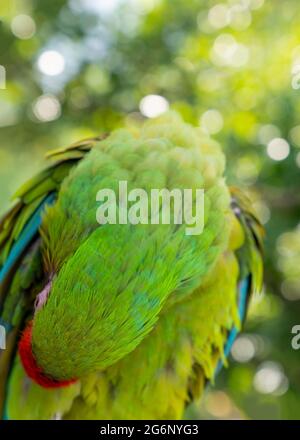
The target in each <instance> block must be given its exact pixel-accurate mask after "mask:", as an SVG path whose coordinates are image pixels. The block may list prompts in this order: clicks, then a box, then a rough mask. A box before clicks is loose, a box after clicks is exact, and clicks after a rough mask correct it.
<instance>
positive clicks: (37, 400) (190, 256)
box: [0, 113, 263, 420]
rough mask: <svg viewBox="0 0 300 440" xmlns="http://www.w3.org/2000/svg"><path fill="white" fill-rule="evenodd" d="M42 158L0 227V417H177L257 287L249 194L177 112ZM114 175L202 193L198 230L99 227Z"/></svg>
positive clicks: (212, 368)
mask: <svg viewBox="0 0 300 440" xmlns="http://www.w3.org/2000/svg"><path fill="white" fill-rule="evenodd" d="M49 156H51V159H52V161H53V163H51V164H50V165H49V167H48V168H46V169H45V170H44V171H42V172H41V173H40V174H38V175H37V176H36V177H34V178H33V179H32V180H30V181H29V182H27V183H26V184H25V185H24V186H22V187H21V188H20V189H19V191H18V192H17V193H16V199H17V201H16V203H15V205H14V206H13V208H12V209H11V210H10V211H9V212H8V213H7V214H6V215H5V216H4V217H3V219H2V221H1V223H0V325H1V326H2V328H4V329H5V332H6V349H5V350H0V414H1V415H2V418H4V419H34V420H36V419H61V418H63V419H99V420H103V419H110V420H114V419H115V420H116V419H180V418H182V417H183V413H184V410H185V408H186V406H187V405H188V404H189V403H190V402H192V401H196V400H197V399H199V398H200V397H201V394H202V392H203V388H204V387H205V384H206V383H207V382H208V381H214V378H215V376H216V374H217V373H218V371H219V370H220V369H221V368H222V366H223V365H226V363H227V362H226V358H227V356H228V354H229V352H230V349H231V346H232V344H233V342H234V339H235V337H236V335H237V333H238V332H239V331H240V329H241V325H242V322H243V321H244V319H245V315H246V309H247V304H248V301H249V297H250V296H251V294H252V293H253V292H254V291H260V290H261V286H262V267H263V264H262V240H263V228H262V226H261V225H260V223H259V221H258V220H257V218H256V217H255V215H254V213H253V212H252V209H251V205H250V202H249V201H248V199H247V198H246V197H245V196H243V195H242V194H241V192H240V191H238V190H237V189H234V188H228V186H227V185H226V182H225V178H224V168H225V160H224V155H223V153H222V151H221V149H220V147H219V144H218V143H217V142H216V141H214V140H212V139H211V138H209V137H208V136H207V135H206V134H205V133H203V132H202V131H201V130H200V129H199V128H195V127H192V126H190V125H188V124H186V123H185V122H183V121H182V119H181V118H180V117H179V116H178V115H177V114H175V113H168V114H166V115H163V116H161V117H159V118H157V119H154V120H150V121H147V122H145V123H144V124H143V125H141V127H139V128H138V129H137V128H135V129H118V130H116V131H114V132H112V133H111V134H110V135H103V136H99V137H96V138H94V139H88V140H85V141H82V142H79V143H76V144H73V145H71V146H70V147H68V148H65V149H59V150H56V151H54V152H52V153H51V154H50V155H49ZM120 181H126V182H127V184H128V188H129V189H134V188H142V189H143V190H145V191H146V193H147V194H149V193H150V191H151V189H154V188H155V189H159V190H161V189H163V188H167V189H169V190H170V191H171V190H173V189H174V188H177V189H178V188H179V189H181V190H184V189H186V188H189V189H192V190H196V189H198V188H200V189H203V190H204V228H203V231H202V233H200V234H190V235H188V234H186V231H185V227H186V225H185V224H184V223H182V224H177V223H176V222H175V221H173V222H172V221H170V222H169V224H163V223H162V222H160V223H158V224H151V222H150V221H149V222H148V223H145V222H144V223H138V222H137V224H130V223H124V224H123V223H122V224H111V223H108V222H107V223H105V222H103V224H101V225H100V224H99V223H98V221H97V219H96V211H97V208H98V207H99V203H98V202H97V193H98V191H99V190H101V189H111V190H113V191H114V192H115V193H116V194H118V185H119V182H120ZM119 197H120V196H119ZM195 203H196V201H195V197H194V198H193V204H194V205H195ZM193 207H194V206H193ZM116 209H118V207H117V208H116ZM159 209H160V210H161V209H162V204H160V206H159ZM173 220H174V219H173Z"/></svg>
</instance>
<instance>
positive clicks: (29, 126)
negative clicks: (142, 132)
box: [0, 0, 300, 419]
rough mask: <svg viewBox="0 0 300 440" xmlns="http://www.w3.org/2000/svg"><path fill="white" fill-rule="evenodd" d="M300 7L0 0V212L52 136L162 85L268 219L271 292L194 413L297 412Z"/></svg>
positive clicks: (90, 125) (135, 118)
mask: <svg viewBox="0 0 300 440" xmlns="http://www.w3.org/2000/svg"><path fill="white" fill-rule="evenodd" d="M299 15H300V4H299V0H273V1H270V0H265V1H264V0H220V2H218V1H216V0H207V1H203V0H188V1H187V0H127V1H125V0H123V1H122V0H99V1H96V0H69V1H65V0H44V1H42V2H41V1H38V0H22V1H21V0H15V1H13V0H1V3H0V16H1V20H2V21H1V23H0V64H1V65H2V66H3V68H4V69H5V71H6V85H5V88H3V89H1V90H0V127H1V128H0V185H1V199H0V210H1V212H3V211H4V210H5V209H6V208H7V207H8V206H9V202H8V201H9V197H10V196H11V195H12V194H13V192H14V190H15V189H16V188H17V187H18V186H19V185H20V183H22V182H23V181H24V180H25V179H26V178H28V177H29V176H30V175H31V174H32V173H34V172H36V171H37V170H38V169H40V167H41V166H43V163H44V153H45V152H46V151H47V150H48V149H51V148H54V147H59V146H63V145H67V144H69V143H71V142H73V141H75V140H78V139H80V138H82V137H86V136H90V135H94V134H97V133H99V132H102V131H109V130H111V129H113V128H115V127H117V126H120V125H122V124H127V125H132V124H136V123H138V122H139V121H140V120H141V118H142V117H143V115H142V114H141V111H140V110H142V112H143V113H144V115H145V114H147V113H149V105H150V107H151V102H150V101H149V100H148V108H147V106H146V104H145V108H143V106H142V105H140V102H141V99H142V98H144V97H147V96H148V95H152V94H155V95H160V96H162V97H164V98H165V99H166V100H167V101H168V103H169V104H170V106H171V107H172V108H174V109H176V110H177V111H179V112H180V113H181V114H182V115H183V117H184V118H185V119H186V120H187V121H190V122H192V123H194V124H200V125H201V126H202V127H203V128H204V129H206V130H207V131H209V132H210V133H211V134H212V135H213V136H215V138H216V139H218V140H219V141H220V143H221V144H222V146H223V148H224V151H225V153H226V156H227V179H228V182H229V183H231V184H236V185H238V186H241V187H244V188H245V189H246V190H247V191H248V192H249V194H250V196H251V197H252V200H253V203H254V205H255V208H256V210H257V212H258V215H259V216H260V218H261V220H262V221H263V223H265V227H266V230H267V236H266V257H265V260H266V287H265V294H264V295H263V296H261V297H259V298H254V300H253V301H252V304H251V309H250V313H249V319H248V321H247V325H246V329H245V332H246V333H245V334H244V336H242V337H240V339H238V342H237V343H236V344H235V346H234V349H233V356H232V357H233V359H231V361H230V364H231V368H229V369H224V370H223V372H222V373H221V374H220V376H219V377H218V378H217V380H216V384H215V387H210V389H208V390H207V392H206V394H205V397H204V399H203V401H202V403H201V405H200V407H199V405H198V406H197V405H194V406H193V407H192V408H191V409H190V410H189V412H188V414H187V417H200V418H253V419H261V418H272V419H277V418H284V419H292V418H295V419H300V365H299V357H300V351H297V350H293V349H292V347H291V339H292V334H291V329H292V327H293V326H294V325H296V324H300V269H299V267H300V223H299V214H300V175H299V172H300V100H299V93H300V28H299ZM3 68H2V69H0V74H1V72H2V80H3V81H4V78H3V71H4V70H3ZM3 81H2V85H4V84H3ZM0 84H1V78H0ZM149 102H150V104H149ZM163 102H164V103H165V104H166V101H163ZM153 105H154V104H153V103H152V107H153ZM156 107H157V108H155V105H154V111H159V104H157V105H156ZM150 110H151V108H150ZM152 110H153V108H152ZM220 294H221V292H220Z"/></svg>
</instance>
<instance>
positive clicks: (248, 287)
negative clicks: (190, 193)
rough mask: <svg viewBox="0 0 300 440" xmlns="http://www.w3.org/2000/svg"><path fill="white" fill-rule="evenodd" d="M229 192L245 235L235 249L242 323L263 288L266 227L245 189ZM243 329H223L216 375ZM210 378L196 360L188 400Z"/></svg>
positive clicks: (239, 310)
mask: <svg viewBox="0 0 300 440" xmlns="http://www.w3.org/2000/svg"><path fill="white" fill-rule="evenodd" d="M230 192H231V208H232V211H233V213H234V216H235V218H236V219H237V222H236V227H237V228H238V229H239V232H241V235H242V237H243V239H242V243H241V244H239V246H237V248H235V250H234V253H235V256H236V259H237V261H238V266H239V277H238V279H237V286H236V293H237V306H238V314H239V320H240V323H241V325H242V324H243V323H244V321H245V319H246V315H247V309H248V304H249V299H250V298H251V296H252V294H253V293H255V292H261V290H262V283H263V237H264V228H263V227H262V225H261V224H260V222H259V220H258V219H257V217H256V215H255V213H254V212H253V209H252V206H251V201H250V200H249V199H248V198H247V197H246V196H245V195H244V193H242V192H241V191H240V190H238V189H237V188H230ZM234 227H235V226H234ZM225 259H226V257H225ZM240 330H241V326H236V325H233V326H232V328H231V329H229V330H226V332H225V333H224V338H223V339H224V346H223V353H222V357H221V358H220V353H219V352H216V356H215V359H214V365H215V369H214V376H215V377H216V375H217V374H218V373H219V372H220V370H221V369H222V367H223V366H224V364H226V358H227V357H228V356H229V354H230V350H231V348H232V345H233V343H234V341H235V339H236V337H237V335H238V333H239V332H240ZM208 382H209V380H208V379H207V377H206V374H205V372H204V370H203V368H202V367H201V365H199V363H197V362H196V363H195V364H194V366H193V376H192V377H191V380H190V383H189V389H188V395H189V402H191V401H194V400H197V399H198V398H199V397H200V396H201V394H202V391H203V388H204V386H205V385H206V384H207V383H208ZM189 402H187V403H189Z"/></svg>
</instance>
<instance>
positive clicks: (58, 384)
mask: <svg viewBox="0 0 300 440" xmlns="http://www.w3.org/2000/svg"><path fill="white" fill-rule="evenodd" d="M31 339H32V321H31V322H30V323H29V324H28V325H27V327H26V328H25V330H24V331H23V333H22V336H21V339H20V342H19V355H20V358H21V362H22V365H23V367H24V370H25V371H26V373H27V375H28V377H30V379H32V380H33V381H34V382H36V383H37V384H39V385H40V386H42V387H44V388H62V387H66V386H68V385H71V384H73V383H75V382H76V381H77V379H70V380H61V381H59V380H56V379H53V378H51V377H49V376H47V375H45V374H44V373H43V370H42V368H41V367H39V366H38V364H37V362H36V359H35V357H34V355H33V353H32V344H31Z"/></svg>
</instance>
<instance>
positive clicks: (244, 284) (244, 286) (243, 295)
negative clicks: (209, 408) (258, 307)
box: [215, 275, 251, 376]
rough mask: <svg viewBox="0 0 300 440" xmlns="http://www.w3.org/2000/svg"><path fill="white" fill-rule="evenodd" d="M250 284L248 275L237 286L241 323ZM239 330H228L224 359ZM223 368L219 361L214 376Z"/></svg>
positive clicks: (234, 328) (233, 328) (244, 314)
mask: <svg viewBox="0 0 300 440" xmlns="http://www.w3.org/2000/svg"><path fill="white" fill-rule="evenodd" d="M250 282H251V278H250V275H249V276H248V277H246V278H245V279H243V280H242V281H240V282H239V284H238V293H239V294H238V310H239V317H240V321H241V322H243V320H244V319H245V316H246V310H247V300H248V295H249V293H250ZM238 332H239V330H238V329H237V328H236V327H235V326H234V327H232V329H231V330H230V332H229V334H228V338H227V341H226V343H225V346H224V355H225V357H228V356H229V353H230V350H231V348H232V346H233V343H234V341H235V339H236V337H237V335H238ZM222 367H223V361H222V360H220V361H219V362H218V365H217V368H216V371H215V376H216V375H217V374H218V373H219V372H220V371H221V369H222Z"/></svg>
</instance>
